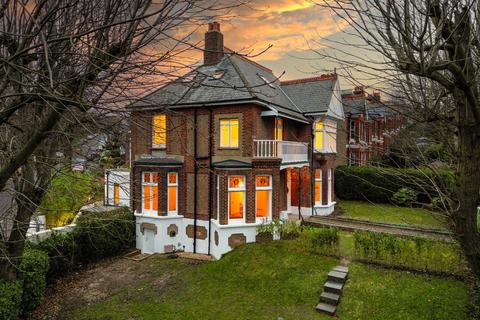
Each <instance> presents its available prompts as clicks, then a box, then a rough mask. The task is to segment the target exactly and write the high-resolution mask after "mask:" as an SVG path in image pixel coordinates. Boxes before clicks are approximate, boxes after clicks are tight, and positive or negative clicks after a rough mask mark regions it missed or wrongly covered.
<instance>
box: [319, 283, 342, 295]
mask: <svg viewBox="0 0 480 320" xmlns="http://www.w3.org/2000/svg"><path fill="white" fill-rule="evenodd" d="M342 289H343V283H339V282H333V281H327V282H325V284H324V285H323V290H324V291H326V292H330V293H335V294H341V293H342Z"/></svg>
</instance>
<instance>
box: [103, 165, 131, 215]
mask: <svg viewBox="0 0 480 320" xmlns="http://www.w3.org/2000/svg"><path fill="white" fill-rule="evenodd" d="M115 183H118V185H119V195H120V197H119V200H120V201H119V204H118V205H119V206H122V207H130V171H126V170H121V169H118V170H115V169H112V170H107V171H106V172H105V204H106V205H109V206H113V205H115V204H114V199H113V195H114V193H113V191H114V185H115Z"/></svg>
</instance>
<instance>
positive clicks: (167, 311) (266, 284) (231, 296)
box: [64, 240, 469, 320]
mask: <svg viewBox="0 0 480 320" xmlns="http://www.w3.org/2000/svg"><path fill="white" fill-rule="evenodd" d="M128 263H130V264H131V266H129V267H128V266H122V267H121V268H119V269H118V275H116V277H117V278H119V279H123V278H125V276H124V275H123V273H128V272H130V273H132V275H137V277H136V278H135V282H134V283H133V284H132V285H125V286H122V287H121V288H117V289H116V291H115V289H112V291H111V292H110V294H109V295H108V297H106V298H105V299H101V300H100V301H95V302H94V303H89V304H88V305H87V303H82V300H81V297H80V296H78V295H76V293H75V292H70V293H69V294H70V295H72V297H71V300H72V301H75V303H73V307H71V309H70V310H64V315H65V316H66V317H67V318H68V319H180V320H181V319H236V320H241V319H269V320H271V319H274V320H275V319H277V318H278V317H283V318H284V319H286V320H288V319H319V320H322V319H331V317H327V316H325V315H322V314H319V313H317V312H316V311H315V309H314V306H315V305H316V303H318V299H319V294H320V292H321V290H322V285H323V283H324V281H325V279H326V274H327V272H328V271H329V270H330V269H331V268H332V267H333V266H335V265H336V264H338V261H337V260H335V259H332V258H325V257H323V256H319V255H316V254H312V253H310V252H309V250H308V249H307V248H306V247H305V246H304V244H303V243H302V241H299V240H293V241H275V242H272V243H268V244H249V245H244V246H241V247H239V248H237V249H235V250H234V251H233V252H231V253H229V254H227V255H226V256H225V257H224V258H223V259H221V260H219V261H215V262H207V263H192V261H188V260H184V259H173V260H172V259H167V258H166V257H165V256H154V257H151V258H148V259H147V260H144V261H142V262H128ZM142 266H146V267H142ZM139 268H143V270H139ZM350 268H351V274H350V280H349V281H348V284H347V286H346V288H345V291H344V295H343V298H342V302H341V304H340V307H339V311H338V317H339V318H340V319H344V320H349V319H352V320H353V319H415V320H416V319H437V320H441V319H445V320H447V319H448V320H454V319H467V318H468V316H467V304H468V299H469V298H468V291H467V288H466V286H465V284H464V283H462V282H460V281H455V280H451V279H444V278H438V277H430V276H420V275H413V274H411V273H407V272H397V271H388V270H384V269H377V268H371V267H368V266H365V265H361V264H351V266H350ZM138 275H141V276H138ZM90 276H92V277H93V278H94V279H97V277H96V275H95V274H91V275H90ZM137 278H138V279H137ZM99 282H101V286H102V287H105V286H107V285H108V283H105V282H104V281H103V280H101V281H99ZM93 285H94V284H93ZM113 288H114V287H113ZM86 295H88V292H87V293H86Z"/></svg>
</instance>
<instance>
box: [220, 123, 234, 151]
mask: <svg viewBox="0 0 480 320" xmlns="http://www.w3.org/2000/svg"><path fill="white" fill-rule="evenodd" d="M220 147H221V148H238V119H221V120H220Z"/></svg>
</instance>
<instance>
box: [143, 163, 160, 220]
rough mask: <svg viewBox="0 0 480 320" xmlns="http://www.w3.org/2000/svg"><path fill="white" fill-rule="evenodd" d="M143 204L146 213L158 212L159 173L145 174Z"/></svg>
mask: <svg viewBox="0 0 480 320" xmlns="http://www.w3.org/2000/svg"><path fill="white" fill-rule="evenodd" d="M142 194H143V196H142V202H143V210H144V211H145V212H149V211H150V212H158V173H157V172H144V173H143V177H142Z"/></svg>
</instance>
